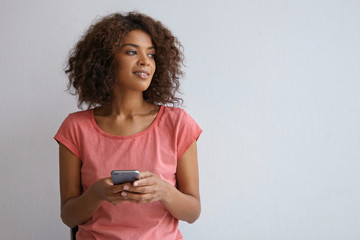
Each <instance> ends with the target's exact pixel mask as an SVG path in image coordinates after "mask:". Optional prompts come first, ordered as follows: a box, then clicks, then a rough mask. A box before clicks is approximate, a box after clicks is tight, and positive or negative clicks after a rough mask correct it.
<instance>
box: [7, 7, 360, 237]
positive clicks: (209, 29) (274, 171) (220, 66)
mask: <svg viewBox="0 0 360 240" xmlns="http://www.w3.org/2000/svg"><path fill="white" fill-rule="evenodd" d="M134 9H137V10H140V11H142V12H144V13H146V14H149V15H150V16H152V17H154V18H156V19H159V20H161V21H162V22H163V23H165V25H167V26H168V27H169V28H170V29H171V30H172V31H173V32H174V34H175V35H177V36H178V37H179V39H180V40H181V41H182V43H183V45H184V47H185V55H186V64H187V66H188V67H187V68H186V69H185V71H186V78H185V79H184V82H183V85H182V86H183V92H184V93H185V95H184V96H183V97H184V99H185V105H186V108H185V109H186V110H187V111H188V112H189V113H190V114H191V115H192V116H193V117H194V118H195V119H196V120H197V122H198V123H199V125H200V126H201V127H202V128H203V130H204V133H203V135H202V136H201V137H200V140H199V143H198V144H199V161H200V171H201V176H200V177H201V194H202V207H203V210H202V215H201V218H200V219H199V220H198V221H197V222H196V223H195V224H193V225H189V224H185V223H182V224H181V226H180V227H181V230H182V232H183V235H184V236H185V239H246V240H247V239H249V240H250V239H251V240H252V239H255V240H261V239H266V240H280V239H291V240H297V239H299V240H300V239H301V240H302V239H307V240H318V239H326V240H329V239H347V240H350V239H360V202H359V198H360V187H359V185H360V150H359V149H360V147H359V144H360V95H359V90H360V14H359V13H360V2H359V1H357V0H353V1H351V0H348V1H346V0H344V1H335V0H333V1H330V0H324V1H317V0H311V1H310V0H298V1H295V0H294V1H285V0H283V1H280V0H278V1H275V0H273V1H269V0H257V1H251V0H248V1H226V2H221V1H209V0H207V1H205V0H199V1H160V0H157V1H146V0H143V1H133V0H129V1H120V0H108V1H94V0H92V1H85V0H81V1H80V0H78V1H69V0H66V1H65V0H63V1H54V0H52V1H51V0H43V1H40V0H37V1H10V0H5V1H4V0H2V1H1V4H0V20H1V21H0V29H1V38H0V71H1V75H0V76H1V95H0V100H1V103H2V104H1V105H0V113H1V127H0V130H1V142H0V154H1V161H0V177H1V185H0V201H1V202H0V233H1V239H69V230H68V228H67V227H66V226H65V225H63V224H62V222H61V220H60V217H59V209H60V208H59V205H60V203H59V186H58V153H57V150H58V148H57V144H56V142H55V141H53V139H52V137H53V136H54V134H55V132H56V131H57V129H58V127H59V126H60V123H61V122H62V120H63V119H64V118H65V117H66V115H67V114H68V113H69V112H72V111H76V110H77V108H76V101H75V99H74V98H73V97H72V96H70V95H69V94H67V93H66V92H64V90H65V88H66V81H67V80H66V76H65V75H64V73H63V72H62V68H63V67H64V66H65V61H66V56H67V54H68V51H69V49H70V48H71V47H72V46H73V45H74V44H75V42H76V41H77V39H78V37H79V36H80V35H81V34H82V33H83V32H84V31H85V29H86V28H87V27H88V26H89V24H90V23H91V22H93V20H94V19H95V17H96V16H99V15H104V14H106V13H111V12H114V11H129V10H134Z"/></svg>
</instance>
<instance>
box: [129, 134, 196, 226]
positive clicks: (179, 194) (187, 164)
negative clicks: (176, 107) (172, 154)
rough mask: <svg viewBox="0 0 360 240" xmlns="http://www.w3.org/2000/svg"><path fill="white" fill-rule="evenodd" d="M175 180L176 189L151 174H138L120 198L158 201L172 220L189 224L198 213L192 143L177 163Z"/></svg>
mask: <svg viewBox="0 0 360 240" xmlns="http://www.w3.org/2000/svg"><path fill="white" fill-rule="evenodd" d="M176 178H177V185H178V188H175V187H174V186H172V185H171V184H169V183H168V182H166V181H164V180H162V179H161V178H160V177H158V176H156V175H155V174H152V173H149V172H141V179H140V180H138V181H136V182H134V183H133V185H129V184H128V185H126V187H125V188H124V190H126V191H123V192H122V196H123V197H124V198H125V199H126V200H128V201H131V202H136V203H148V202H153V201H160V202H161V203H162V204H163V205H164V206H165V207H166V208H167V209H168V211H169V212H170V213H171V214H172V215H173V216H174V217H175V218H177V219H180V220H184V221H187V222H188V223H193V222H195V221H196V220H197V219H198V218H199V216H200V211H201V207H200V194H199V173H198V163H197V148H196V141H194V143H193V144H192V145H191V146H190V147H189V149H188V150H187V151H186V152H185V154H184V155H183V156H182V157H181V158H180V159H179V160H178V166H177V171H176Z"/></svg>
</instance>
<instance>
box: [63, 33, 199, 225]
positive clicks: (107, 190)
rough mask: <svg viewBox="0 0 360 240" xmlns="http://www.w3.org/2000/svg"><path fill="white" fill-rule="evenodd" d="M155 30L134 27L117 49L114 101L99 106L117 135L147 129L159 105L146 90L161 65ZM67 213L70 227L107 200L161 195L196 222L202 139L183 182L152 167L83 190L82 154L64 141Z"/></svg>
mask: <svg viewBox="0 0 360 240" xmlns="http://www.w3.org/2000/svg"><path fill="white" fill-rule="evenodd" d="M154 54H155V49H154V47H153V44H152V41H151V38H150V36H149V35H148V34H147V33H145V32H142V31H140V30H134V31H131V32H130V33H129V34H128V35H127V36H126V37H125V39H124V44H123V46H122V48H121V49H120V50H119V52H118V53H117V54H116V55H115V59H116V61H117V64H118V65H117V73H118V74H117V75H118V77H117V84H116V86H115V88H114V91H113V96H114V98H113V99H114V100H113V102H112V103H111V104H109V105H106V106H102V107H100V108H98V109H95V111H94V115H95V120H96V123H97V124H98V126H99V127H100V128H101V129H102V130H103V131H104V132H107V133H109V134H112V135H117V136H128V135H133V134H136V133H139V132H141V131H143V130H145V129H147V128H148V127H149V126H150V125H151V123H152V122H153V121H154V119H155V118H156V116H157V113H158V111H159V107H158V106H156V105H153V104H150V103H147V102H146V101H145V100H144V98H143V95H142V92H143V91H145V90H146V89H147V88H148V86H149V85H150V83H151V79H152V76H153V74H154V72H155V69H156V64H155V60H154V57H153V55H154ZM59 153H60V154H59V158H60V193H61V218H62V220H63V222H64V223H65V224H66V225H68V226H69V227H71V228H72V227H75V226H77V225H79V224H82V223H84V222H86V221H87V220H88V219H89V218H90V217H91V216H92V215H93V213H94V212H95V211H96V210H97V209H98V208H99V207H100V206H101V204H102V203H103V202H104V201H107V202H110V203H112V204H114V205H118V204H121V203H122V202H124V201H130V202H134V203H137V204H143V203H150V202H154V201H160V202H161V203H162V204H163V205H164V207H166V208H167V210H168V211H169V212H170V213H171V214H172V215H173V216H174V217H175V218H177V219H179V220H184V221H187V222H189V223H193V222H194V221H196V219H198V217H199V215H200V211H201V207H200V194H199V175H198V162H197V147H196V141H194V142H193V143H192V145H191V146H190V147H189V149H188V150H187V151H186V152H185V154H184V155H183V156H181V158H180V159H179V160H178V165H177V171H176V180H177V187H174V186H172V185H171V184H169V183H168V182H166V181H164V180H163V179H161V178H160V177H159V176H157V175H156V174H154V173H151V172H140V180H138V181H135V182H134V183H133V184H130V183H126V184H122V185H114V184H113V182H112V180H111V178H110V177H108V178H103V179H99V180H98V181H97V182H95V183H94V184H93V185H91V186H90V187H89V188H88V189H87V190H86V191H85V192H83V193H82V192H81V175H80V170H81V160H80V159H78V158H77V157H76V156H75V155H74V154H73V153H72V152H71V151H70V150H69V149H67V148H66V147H65V146H64V145H62V144H61V143H60V147H59Z"/></svg>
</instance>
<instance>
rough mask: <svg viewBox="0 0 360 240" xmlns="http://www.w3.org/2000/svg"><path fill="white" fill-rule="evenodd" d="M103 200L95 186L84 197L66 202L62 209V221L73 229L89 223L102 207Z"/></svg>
mask: <svg viewBox="0 0 360 240" xmlns="http://www.w3.org/2000/svg"><path fill="white" fill-rule="evenodd" d="M102 202H103V201H102V200H101V199H100V198H99V197H98V196H97V195H96V192H95V189H94V187H93V186H91V187H90V188H88V189H87V190H86V191H85V192H84V193H83V194H82V195H80V196H78V197H75V198H71V199H69V200H68V201H66V202H65V203H64V204H63V206H62V208H61V219H62V221H63V222H64V223H65V224H66V225H67V226H69V227H70V228H73V227H75V226H77V225H79V224H82V223H84V222H85V221H87V220H88V219H89V218H90V217H91V216H92V215H93V214H94V212H95V211H96V210H97V209H98V208H99V207H100V206H101V204H102Z"/></svg>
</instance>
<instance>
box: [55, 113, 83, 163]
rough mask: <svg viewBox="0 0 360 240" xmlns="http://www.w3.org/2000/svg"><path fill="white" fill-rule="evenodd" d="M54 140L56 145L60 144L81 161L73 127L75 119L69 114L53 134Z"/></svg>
mask: <svg viewBox="0 0 360 240" xmlns="http://www.w3.org/2000/svg"><path fill="white" fill-rule="evenodd" d="M54 139H55V140H56V141H57V142H58V143H62V144H63V145H64V146H65V147H67V148H68V149H69V150H70V151H71V152H72V153H73V154H74V155H75V156H76V157H78V158H79V159H81V157H80V151H79V145H78V141H77V139H78V138H77V130H76V126H75V119H74V118H73V117H72V115H71V114H69V116H68V117H67V118H65V120H64V121H63V123H62V124H61V126H60V128H59V130H58V132H57V133H56V134H55V137H54Z"/></svg>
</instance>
